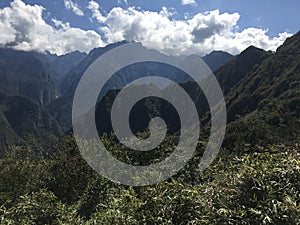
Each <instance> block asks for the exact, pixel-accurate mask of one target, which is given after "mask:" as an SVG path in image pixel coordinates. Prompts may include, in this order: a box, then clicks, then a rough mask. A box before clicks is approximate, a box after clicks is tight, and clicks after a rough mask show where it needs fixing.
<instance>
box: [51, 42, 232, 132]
mask: <svg viewBox="0 0 300 225" xmlns="http://www.w3.org/2000/svg"><path fill="white" fill-rule="evenodd" d="M126 43H128V42H125V41H124V42H119V43H116V44H111V45H108V46H106V47H104V48H96V49H94V50H92V51H91V52H90V53H89V54H88V56H87V57H85V58H84V59H83V60H82V61H81V62H80V63H79V64H78V65H77V66H75V67H74V68H73V69H71V70H70V71H69V72H68V74H67V75H66V76H65V78H64V79H63V80H62V82H61V87H60V91H61V93H62V94H63V96H62V97H61V98H59V99H57V100H55V101H53V103H51V104H50V105H49V106H48V109H49V111H50V112H51V113H52V115H53V116H54V117H55V118H56V119H57V121H58V122H59V123H60V124H61V125H62V127H63V128H64V129H65V130H69V129H70V127H71V107H72V100H73V95H74V93H75V90H76V87H77V84H78V83H79V80H80V79H81V77H82V76H83V74H84V72H85V71H86V69H87V68H88V67H89V66H90V65H91V64H92V63H93V62H94V61H95V60H96V59H97V58H98V57H99V56H101V55H102V54H104V53H105V52H107V51H109V50H111V49H113V48H115V47H118V46H120V45H123V44H126ZM159 54H160V53H159ZM231 58H233V56H232V55H230V54H228V53H225V52H212V53H211V54H209V55H207V56H206V57H205V58H204V59H205V60H207V62H208V63H209V64H210V65H211V66H212V67H213V68H219V67H220V66H221V65H223V64H224V63H225V62H226V61H228V60H229V59H231ZM145 74H164V75H165V77H167V78H169V79H172V80H173V81H175V82H177V83H182V82H186V81H187V80H189V79H190V78H189V77H187V76H182V74H181V73H180V72H176V71H175V70H174V68H170V67H169V66H167V65H163V64H160V65H158V64H157V63H143V64H141V65H135V66H134V67H128V68H125V69H123V70H122V71H120V72H119V73H118V74H116V75H115V76H114V77H113V78H112V79H111V80H110V84H112V86H109V85H108V86H106V87H105V89H104V90H102V94H105V93H106V92H107V91H109V90H117V89H119V88H122V87H123V86H124V85H126V84H128V83H129V82H131V81H133V80H134V79H137V78H139V77H141V76H143V75H145Z"/></svg>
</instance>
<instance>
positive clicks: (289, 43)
mask: <svg viewBox="0 0 300 225" xmlns="http://www.w3.org/2000/svg"><path fill="white" fill-rule="evenodd" d="M276 53H277V54H293V55H294V54H300V31H298V32H297V33H296V34H295V35H293V36H291V37H289V38H287V39H286V40H285V42H284V43H283V45H282V46H280V47H279V48H278V49H277V51H276Z"/></svg>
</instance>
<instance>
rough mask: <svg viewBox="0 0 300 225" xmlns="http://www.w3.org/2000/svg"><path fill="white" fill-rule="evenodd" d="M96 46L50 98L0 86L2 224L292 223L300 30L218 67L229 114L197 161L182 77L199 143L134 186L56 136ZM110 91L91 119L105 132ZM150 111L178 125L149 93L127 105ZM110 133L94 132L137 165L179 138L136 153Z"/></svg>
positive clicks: (199, 97)
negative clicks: (213, 145) (209, 159)
mask: <svg viewBox="0 0 300 225" xmlns="http://www.w3.org/2000/svg"><path fill="white" fill-rule="evenodd" d="M101 51H104V50H103V49H96V50H94V51H92V52H91V53H90V54H89V55H88V56H86V58H84V59H82V60H81V61H80V62H79V64H77V66H75V67H73V68H72V69H71V70H70V71H73V72H69V73H67V75H65V79H67V80H68V81H69V83H68V84H67V85H68V87H66V89H68V90H66V91H65V92H63V91H62V90H59V89H57V90H56V91H58V92H59V93H60V94H61V97H59V98H58V99H56V100H54V101H52V102H50V103H49V104H48V105H44V104H43V103H44V100H43V101H42V102H41V101H40V97H39V96H40V95H34V96H35V98H34V99H28V98H30V96H27V95H28V93H23V92H16V90H18V89H16V87H15V86H13V87H12V88H11V90H14V91H15V92H11V93H12V95H15V93H16V94H17V95H19V94H20V93H22V95H24V96H12V95H11V93H10V92H8V93H6V91H7V90H6V89H3V90H2V89H0V90H1V91H2V92H3V93H1V94H0V103H1V104H0V124H1V129H0V134H1V139H0V141H1V142H2V143H1V144H2V145H4V146H6V149H8V146H10V149H9V150H5V151H2V152H1V153H2V154H3V157H2V158H0V221H1V224H122V225H123V224H130V225H131V224H178V225H179V224H251V225H252V224H280V225H281V224H282V225H285V224H292V225H297V224H300V188H299V187H300V180H299V177H300V154H299V151H300V147H299V146H300V140H299V137H300V92H299V90H300V32H299V33H297V34H296V35H294V36H292V37H291V38H288V39H287V40H286V41H285V43H284V44H283V45H282V46H281V47H279V48H278V50H277V51H276V52H266V51H264V50H261V49H258V48H255V47H253V46H252V47H249V48H247V49H246V50H245V51H243V52H242V53H241V54H240V55H237V56H235V57H234V58H232V59H230V60H229V61H228V62H227V63H226V64H225V65H224V66H222V67H221V68H219V69H217V70H216V71H215V75H216V77H217V79H218V81H219V83H220V86H221V88H222V90H223V93H224V95H225V100H226V107H227V114H228V124H227V130H226V137H225V140H224V142H223V146H222V148H221V150H220V152H219V154H218V157H217V158H216V159H215V160H214V162H213V164H212V165H211V166H210V167H209V168H208V169H206V170H205V171H200V170H199V161H200V159H201V157H202V153H203V151H204V149H205V147H206V145H207V139H206V138H207V132H209V128H210V113H209V111H208V106H207V103H206V102H205V97H204V95H203V94H202V92H201V90H200V89H199V87H197V86H196V85H195V83H193V82H191V81H188V82H184V83H182V84H181V85H182V87H183V88H184V89H185V90H186V91H187V92H188V93H189V94H190V96H191V98H192V99H193V100H194V102H195V104H196V105H197V107H198V111H199V114H200V116H201V125H202V126H201V128H202V130H203V134H201V137H200V138H201V139H200V140H199V143H198V146H197V150H196V152H195V154H194V156H193V158H192V159H191V160H190V161H189V162H188V163H187V165H186V166H185V167H184V168H182V169H181V170H180V172H179V173H178V174H176V175H174V176H173V177H172V178H170V179H168V180H166V181H163V182H160V183H157V184H154V185H149V186H142V187H130V186H125V185H121V184H117V183H114V182H111V181H109V180H108V179H106V178H104V177H102V176H101V175H99V174H98V173H96V172H95V171H94V170H92V168H91V167H90V166H89V165H88V164H87V163H86V161H85V160H84V159H83V158H82V156H81V154H80V152H79V149H78V147H77V145H76V142H75V140H74V137H73V134H72V132H71V131H72V130H68V131H70V132H69V133H68V134H65V135H63V136H61V135H60V134H61V127H63V128H64V129H66V128H67V126H68V123H69V122H68V121H65V119H68V117H69V116H70V111H68V110H70V108H69V107H70V106H71V104H72V102H70V100H72V98H73V97H72V94H73V93H72V91H70V90H73V91H74V88H75V87H76V82H78V80H79V79H80V77H81V76H82V73H83V71H84V68H87V67H88V65H89V64H90V63H91V62H92V59H91V58H93V57H94V58H93V60H95V59H96V55H98V56H99V54H103V52H102V53H101ZM99 52H100V53H99ZM22 54H25V53H22ZM93 54H95V55H93ZM34 60H35V59H34ZM2 62H3V60H2ZM19 64H20V62H19V63H17V65H19ZM22 65H23V64H22ZM37 65H40V64H37ZM42 65H43V64H42ZM42 71H43V70H42V69H41V70H40V69H39V70H38V73H36V76H37V77H38V76H40V75H41V76H42V77H43V78H42V80H43V81H44V80H45V82H46V81H47V79H48V77H49V78H50V77H51V73H49V74H48V75H47V76H44V75H45V74H47V72H46V73H43V72H42ZM45 71H49V70H45ZM39 72H41V73H39ZM71 74H76V75H74V77H72V75H71ZM0 76H3V75H2V74H0ZM12 77H14V76H12ZM46 78H47V79H46ZM73 78H74V80H73ZM50 85H52V84H51V82H50ZM61 87H62V86H61ZM39 90H43V89H39ZM45 90H47V88H46V89H45ZM161 91H163V90H161ZM46 93H47V92H46ZM50 93H51V92H50ZM117 93H118V89H116V90H110V91H108V92H107V93H106V94H105V95H104V96H103V98H102V100H100V101H99V102H98V107H97V109H96V121H98V129H99V131H101V132H102V133H105V131H111V125H110V124H109V122H108V121H109V120H110V118H109V117H110V113H109V110H110V108H111V104H112V102H113V100H114V98H115V96H116V94H117ZM45 99H47V98H45ZM45 108H47V109H48V110H49V111H47V110H46V109H45ZM153 109H155V111H158V112H159V114H158V115H162V116H163V117H166V118H167V119H168V121H167V122H168V123H171V124H172V125H173V126H174V125H175V128H176V123H177V121H176V114H173V116H172V113H171V111H172V109H171V106H170V105H168V104H163V102H161V100H159V99H156V100H155V101H149V100H148V101H147V100H145V101H142V102H140V103H139V104H138V105H137V106H136V108H135V109H134V110H133V115H134V117H135V118H134V119H133V122H134V121H136V122H135V124H133V127H135V130H136V131H140V129H141V128H143V127H144V126H145V123H144V122H141V121H144V120H145V119H146V120H147V118H148V114H149V111H151V110H153ZM49 112H51V115H50V113H49ZM143 114H146V115H143ZM174 115H175V116H174ZM58 118H60V119H58ZM57 121H58V122H57ZM100 121H102V122H103V121H104V122H105V123H104V124H103V123H102V122H101V123H100ZM58 124H59V125H58ZM28 130H30V131H28ZM28 132H29V134H28ZM51 134H55V135H56V136H58V137H56V138H50V135H51ZM28 135H29V137H26V138H25V136H28ZM139 135H141V137H143V136H142V135H144V134H143V133H142V134H139ZM59 136H60V137H59ZM47 138H49V140H48V139H47ZM20 139H21V140H20ZM50 139H51V140H50ZM115 139H116V137H115V136H114V135H113V134H110V133H109V134H107V135H106V134H105V135H103V137H102V140H103V143H105V146H106V147H107V149H108V150H109V151H110V152H111V153H112V154H113V155H114V156H115V157H116V158H118V159H119V160H121V161H123V162H127V163H130V164H132V165H138V164H143V163H151V162H157V161H158V160H161V159H164V158H165V157H167V156H168V155H169V153H170V151H172V149H173V148H174V144H176V140H177V136H176V133H175V134H173V135H169V136H167V137H166V139H165V140H164V142H163V144H162V145H160V147H159V148H158V149H156V150H155V151H149V152H147V153H145V154H144V153H143V152H141V153H139V154H136V153H133V152H132V151H128V149H126V148H125V147H124V146H123V145H122V144H120V143H118V142H115ZM31 143H34V144H33V145H32V144H31ZM11 145H14V146H13V147H11ZM2 149H4V148H2ZM137 160H138V162H137ZM125 172H126V171H124V173H125Z"/></svg>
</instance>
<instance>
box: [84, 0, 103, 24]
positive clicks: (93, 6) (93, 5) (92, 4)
mask: <svg viewBox="0 0 300 225" xmlns="http://www.w3.org/2000/svg"><path fill="white" fill-rule="evenodd" d="M99 8H100V7H99V4H98V3H97V2H95V1H90V2H89V6H88V9H90V10H91V11H92V13H93V14H92V17H93V18H96V20H97V21H98V22H99V23H103V22H104V21H105V17H104V16H103V15H102V14H101V12H100V11H99Z"/></svg>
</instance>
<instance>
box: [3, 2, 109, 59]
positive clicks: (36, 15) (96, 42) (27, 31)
mask: <svg viewBox="0 0 300 225" xmlns="http://www.w3.org/2000/svg"><path fill="white" fill-rule="evenodd" d="M43 11H44V8H43V7H42V6H39V5H33V6H32V5H26V4H25V3H24V2H22V1H21V0H14V1H13V2H12V3H11V5H10V7H5V8H3V9H0V29H1V36H0V45H1V46H6V47H11V48H14V49H19V50H25V51H30V50H35V51H40V52H43V51H49V52H51V53H57V54H64V53H67V52H71V51H75V50H79V51H85V52H88V51H90V50H91V49H93V48H95V47H99V46H103V45H104V43H103V42H102V39H101V36H100V35H99V34H98V33H96V32H95V31H92V30H88V31H85V30H82V29H79V28H74V27H71V26H70V24H69V23H63V22H61V21H59V20H56V19H53V20H52V21H53V23H54V25H55V27H53V26H51V25H49V24H47V23H46V22H45V21H44V19H43V18H42V13H43Z"/></svg>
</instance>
